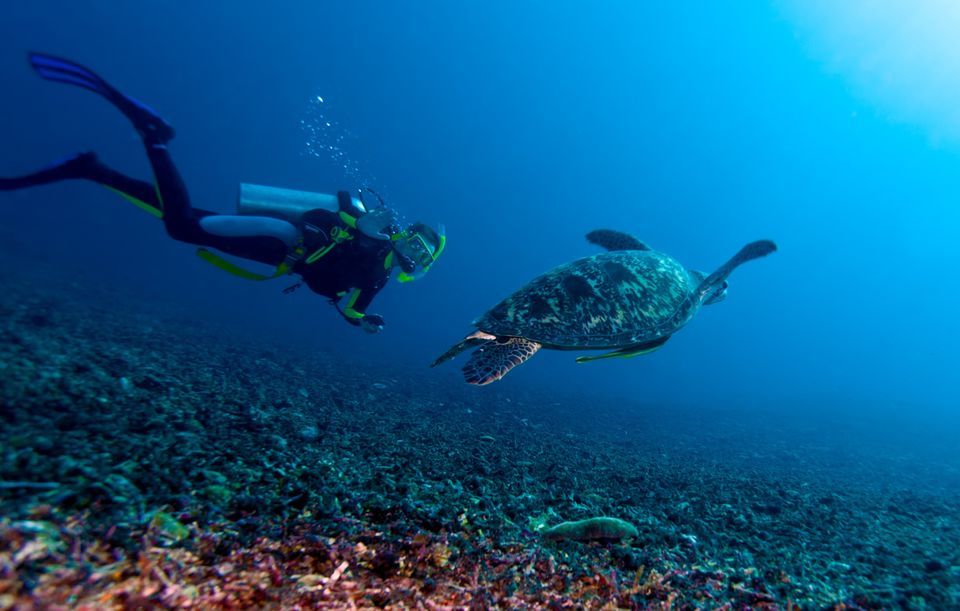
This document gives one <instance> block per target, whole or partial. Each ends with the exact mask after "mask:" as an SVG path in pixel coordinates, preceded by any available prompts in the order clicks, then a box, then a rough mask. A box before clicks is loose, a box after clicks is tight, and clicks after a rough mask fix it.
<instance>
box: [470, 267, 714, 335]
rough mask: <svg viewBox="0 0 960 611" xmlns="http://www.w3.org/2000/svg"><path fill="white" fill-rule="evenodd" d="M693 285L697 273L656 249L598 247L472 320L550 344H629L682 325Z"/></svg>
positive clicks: (691, 307)
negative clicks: (599, 249) (598, 250)
mask: <svg viewBox="0 0 960 611" xmlns="http://www.w3.org/2000/svg"><path fill="white" fill-rule="evenodd" d="M698 284H699V277H698V276H694V275H692V274H691V273H690V272H688V271H687V270H686V268H684V267H683V266H682V265H680V263H679V262H678V261H677V260H676V259H674V258H672V257H669V256H667V255H665V254H663V253H660V252H655V251H650V250H644V251H641V250H619V251H614V252H605V253H601V254H598V255H594V256H592V257H584V258H583V259H577V260H576V261H571V262H570V263H566V264H564V265H561V266H559V267H555V268H554V269H552V270H550V271H548V272H547V273H545V274H543V275H541V276H538V277H537V278H534V279H533V280H532V281H530V282H529V283H528V284H527V285H526V286H524V287H523V288H521V289H520V290H518V291H516V292H515V293H513V294H512V295H510V296H509V297H507V298H506V299H504V300H503V301H501V302H500V303H498V304H497V305H496V306H494V307H493V308H492V309H490V311H488V312H487V313H486V314H484V315H483V316H481V317H480V318H478V319H477V320H476V321H474V324H475V325H476V326H477V327H478V328H479V329H480V330H482V331H486V332H487V333H492V334H494V335H498V336H515V337H524V338H527V339H530V340H533V341H536V342H539V343H541V344H543V345H544V346H546V347H552V348H617V347H623V346H630V345H633V344H637V343H642V342H646V341H650V340H654V339H657V338H659V337H663V336H664V335H669V334H671V333H673V332H674V331H676V330H677V329H679V328H680V327H682V326H683V325H684V324H686V322H687V321H688V320H690V318H691V317H692V316H693V314H694V313H695V312H696V308H697V307H698V306H699V301H698V300H695V299H692V298H691V295H692V294H693V292H694V289H696V288H697V285H698Z"/></svg>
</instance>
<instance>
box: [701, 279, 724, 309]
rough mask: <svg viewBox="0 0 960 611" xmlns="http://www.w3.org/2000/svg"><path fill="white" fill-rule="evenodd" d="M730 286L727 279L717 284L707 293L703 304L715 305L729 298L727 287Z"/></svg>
mask: <svg viewBox="0 0 960 611" xmlns="http://www.w3.org/2000/svg"><path fill="white" fill-rule="evenodd" d="M728 286H730V285H729V284H728V283H727V281H726V280H724V281H723V282H721V283H720V284H718V285H717V286H715V287H714V288H713V289H711V290H710V292H709V293H707V296H706V297H705V298H704V300H703V305H713V304H715V303H719V302H721V301H723V300H724V299H726V298H727V287H728Z"/></svg>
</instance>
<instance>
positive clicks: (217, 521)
mask: <svg viewBox="0 0 960 611" xmlns="http://www.w3.org/2000/svg"><path fill="white" fill-rule="evenodd" d="M56 284H57V283H53V285H56ZM0 286H2V291H0V313H2V316H0V337H2V341H0V375H2V377H0V380H2V383H0V609H10V608H13V609H57V608H87V609H102V608H138V607H142V608H167V607H187V606H192V607H195V608H203V609H216V608H229V609H235V608H286V609H295V608H316V607H324V608H353V607H374V606H376V607H393V608H403V607H422V608H450V607H453V608H503V609H523V608H554V609H561V608H601V607H602V608H654V609H660V608H664V609H665V608H673V609H692V608H710V609H715V608H733V609H798V608H803V609H822V608H835V609H857V608H867V609H875V608H913V609H923V608H929V609H949V608H960V551H958V550H960V472H958V462H957V459H956V455H955V446H954V447H953V448H950V447H949V444H946V445H945V446H944V448H946V449H945V450H944V451H943V452H942V453H939V454H938V452H937V449H936V448H937V445H936V443H933V442H931V443H930V444H928V445H927V447H925V448H923V450H924V453H922V454H920V453H917V451H915V448H914V449H912V447H911V445H910V444H905V443H903V442H902V441H901V440H899V439H898V438H896V436H891V438H890V439H889V440H885V441H884V440H880V441H876V440H875V441H874V442H872V443H867V442H865V441H864V439H863V437H862V436H861V435H860V432H862V431H861V429H858V428H856V427H858V426H861V427H866V426H867V424H868V423H863V422H856V421H853V422H851V421H844V420H842V419H839V417H838V419H837V421H836V423H834V424H825V422H829V421H826V420H824V419H823V418H814V417H810V418H807V419H804V418H800V417H799V416H797V417H795V418H792V419H791V418H789V417H784V416H782V414H781V415H780V416H773V415H768V416H762V417H761V416H759V415H758V413H757V411H756V410H754V411H750V410H746V409H742V410H736V409H719V408H715V407H704V408H700V409H690V408H668V407H665V406H653V405H644V404H640V403H638V404H637V405H635V406H634V405H623V404H615V403H613V402H609V404H607V403H605V402H604V401H598V400H596V399H592V398H590V397H587V396H584V397H570V396H562V397H561V396H556V395H555V394H552V393H551V392H550V391H549V390H547V389H544V390H541V391H533V390H531V391H526V392H524V393H522V394H513V393H509V394H508V393H505V392H503V391H500V390H497V389H496V388H494V387H491V388H489V389H484V390H482V391H478V390H477V389H474V388H469V387H466V386H460V385H453V384H451V383H450V381H451V377H450V376H449V375H446V376H444V375H438V373H437V372H436V371H431V370H429V369H427V368H426V367H413V366H411V367H410V368H406V369H405V368H402V367H400V366H398V368H397V369H396V371H383V370H380V371H378V373H377V376H378V379H377V380H376V381H374V382H373V383H371V380H370V378H369V374H367V373H365V372H364V371H363V370H362V369H361V368H360V366H359V365H358V364H351V363H344V362H343V361H342V359H340V360H335V359H334V358H333V356H332V355H325V354H318V353H316V352H315V351H310V350H306V349H304V350H302V351H301V350H291V349H289V348H287V347H284V346H281V345H279V343H277V344H269V343H265V342H264V341H263V340H254V339H251V338H248V339H243V338H238V337H237V336H236V335H235V334H232V333H230V332H228V330H227V329H223V330H220V329H217V328H216V327H215V326H212V325H208V324H202V325H201V324H198V323H196V322H192V321H191V320H190V319H189V317H187V316H184V317H182V318H177V317H176V316H175V315H171V314H169V313H160V312H158V311H154V310H152V309H151V306H150V305H149V304H143V303H133V302H131V303H129V304H127V303H123V304H120V303H118V300H117V299H116V298H115V296H112V295H110V294H109V293H98V291H97V290H96V289H94V288H92V287H91V286H83V285H82V284H77V283H74V284H73V285H72V286H64V285H60V288H57V289H52V288H50V286H51V284H45V285H43V286H41V285H38V284H35V283H34V281H31V280H28V279H25V278H23V277H20V276H18V275H16V274H14V273H12V272H6V271H5V272H2V276H0ZM936 441H937V442H939V441H942V440H941V439H939V438H937V440H936ZM951 449H952V450H953V451H950V450H951ZM597 516H612V517H616V518H620V519H622V520H625V521H627V522H629V523H630V524H632V525H633V526H634V527H635V528H636V535H635V536H632V537H628V538H625V539H622V540H616V539H612V540H601V541H576V540H568V539H563V538H559V540H554V539H555V537H550V538H549V540H548V538H547V537H545V536H544V529H546V528H548V527H551V526H554V525H556V524H558V523H560V522H563V521H566V520H581V519H586V518H592V517H597Z"/></svg>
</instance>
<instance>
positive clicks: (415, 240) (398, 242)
mask: <svg viewBox="0 0 960 611" xmlns="http://www.w3.org/2000/svg"><path fill="white" fill-rule="evenodd" d="M391 240H392V241H393V251H394V252H395V253H396V256H397V261H398V262H399V265H400V269H401V270H402V273H401V274H400V278H399V279H400V282H409V281H411V280H416V279H417V278H420V277H422V276H423V275H424V274H425V273H427V271H428V270H429V269H430V266H431V265H433V263H434V262H435V261H436V260H437V259H438V258H439V257H440V255H441V253H443V248H444V246H446V242H447V238H446V235H445V234H444V231H443V227H442V226H441V227H440V231H434V230H433V229H432V228H430V227H428V226H427V225H424V224H423V223H414V224H412V225H410V226H409V227H407V228H406V229H404V230H403V231H400V232H397V233H395V234H393V237H392V238H391Z"/></svg>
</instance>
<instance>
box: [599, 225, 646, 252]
mask: <svg viewBox="0 0 960 611" xmlns="http://www.w3.org/2000/svg"><path fill="white" fill-rule="evenodd" d="M587 241H588V242H590V243H591V244H596V245H597V246H601V247H603V248H606V249H607V250H650V247H649V246H647V245H646V244H644V243H643V242H641V241H640V240H638V239H637V238H635V237H633V236H632V235H630V234H629V233H623V232H622V231H614V230H612V229H594V230H593V231H591V232H590V233H588V234H587Z"/></svg>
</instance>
